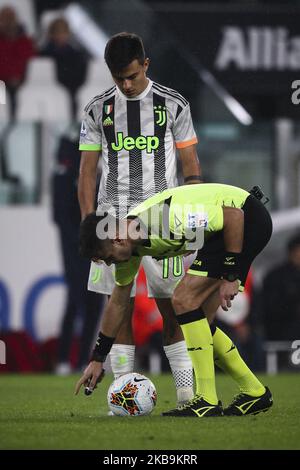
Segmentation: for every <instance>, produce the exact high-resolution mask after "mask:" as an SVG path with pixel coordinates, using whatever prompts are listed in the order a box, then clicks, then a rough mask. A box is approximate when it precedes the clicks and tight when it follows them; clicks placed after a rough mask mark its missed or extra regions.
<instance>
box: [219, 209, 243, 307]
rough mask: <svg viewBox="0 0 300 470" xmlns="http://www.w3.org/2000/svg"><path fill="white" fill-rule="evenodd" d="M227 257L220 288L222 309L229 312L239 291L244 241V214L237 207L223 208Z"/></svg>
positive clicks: (224, 262) (225, 257) (224, 261)
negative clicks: (232, 301) (240, 263)
mask: <svg viewBox="0 0 300 470" xmlns="http://www.w3.org/2000/svg"><path fill="white" fill-rule="evenodd" d="M223 236H224V245H225V251H226V252H225V256H224V260H223V281H222V283H221V286H220V290H219V293H220V299H221V307H222V308H223V310H228V307H231V300H233V298H234V296H235V295H236V294H237V293H238V289H239V282H238V277H239V261H240V254H241V252H242V249H243V240H244V212H243V211H242V210H241V209H238V208H235V207H223Z"/></svg>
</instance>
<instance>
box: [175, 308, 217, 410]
mask: <svg viewBox="0 0 300 470" xmlns="http://www.w3.org/2000/svg"><path fill="white" fill-rule="evenodd" d="M177 321H178V323H179V325H180V327H181V329H182V332H183V336H184V339H185V342H186V346H187V350H188V353H189V355H190V358H191V361H192V364H193V368H194V372H195V379H196V395H200V396H202V397H203V398H204V400H205V401H207V402H208V403H210V404H211V405H217V404H218V398H217V392H216V384H215V368H214V357H213V340H212V335H211V331H210V327H209V324H208V321H207V319H206V317H205V314H204V312H203V310H202V309H201V308H198V309H196V310H193V311H191V312H187V313H183V314H182V315H178V316H177Z"/></svg>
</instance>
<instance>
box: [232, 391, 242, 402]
mask: <svg viewBox="0 0 300 470" xmlns="http://www.w3.org/2000/svg"><path fill="white" fill-rule="evenodd" d="M243 395H245V394H244V393H242V392H241V393H238V394H237V395H235V396H234V397H233V400H232V404H234V403H236V402H237V401H239V399H240V398H241V397H242V396H243Z"/></svg>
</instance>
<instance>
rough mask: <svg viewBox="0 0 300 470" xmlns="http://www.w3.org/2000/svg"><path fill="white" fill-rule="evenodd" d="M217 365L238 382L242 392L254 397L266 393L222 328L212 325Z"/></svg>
mask: <svg viewBox="0 0 300 470" xmlns="http://www.w3.org/2000/svg"><path fill="white" fill-rule="evenodd" d="M210 328H211V332H212V339H213V345H214V346H213V348H214V358H215V363H216V364H217V366H218V367H220V368H221V369H222V370H223V371H224V372H225V373H226V374H228V375H230V377H232V379H233V380H234V381H235V382H237V384H238V386H239V388H240V391H241V392H242V393H246V394H247V395H250V396H253V397H259V396H261V395H262V394H263V393H265V387H264V386H263V385H262V384H261V382H260V381H259V380H258V378H257V377H256V376H255V375H254V374H253V372H251V370H250V369H249V367H248V366H247V365H246V363H245V362H244V361H243V359H242V358H241V356H240V354H239V352H238V350H237V348H236V346H235V345H234V344H233V342H232V341H231V339H230V338H229V337H228V336H227V335H226V334H225V333H224V332H223V331H222V330H220V328H216V327H215V326H214V325H211V327H210Z"/></svg>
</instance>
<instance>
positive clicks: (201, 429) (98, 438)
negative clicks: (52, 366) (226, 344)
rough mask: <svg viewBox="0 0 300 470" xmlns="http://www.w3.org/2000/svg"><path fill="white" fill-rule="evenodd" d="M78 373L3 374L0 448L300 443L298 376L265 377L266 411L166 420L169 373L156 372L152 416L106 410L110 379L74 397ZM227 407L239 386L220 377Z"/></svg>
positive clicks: (263, 446) (268, 446) (290, 446)
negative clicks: (268, 393) (269, 398)
mask: <svg viewBox="0 0 300 470" xmlns="http://www.w3.org/2000/svg"><path fill="white" fill-rule="evenodd" d="M78 378H79V376H78V375H74V376H70V377H67V378H62V377H56V376H51V375H0V383H1V386H0V448H1V449H105V450H115V449H120V450H123V449H128V450H132V449H146V450H147V449H153V450H160V449H162V450H182V449H300V426H299V420H300V395H299V390H300V374H299V373H294V374H281V375H278V376H272V377H261V379H262V381H263V383H265V384H267V385H268V386H269V387H270V389H271V391H272V393H273V398H274V406H273V408H272V409H271V410H270V411H268V412H267V413H261V414H259V415H257V416H247V417H241V418H240V417H233V418H231V417H227V418H224V417H222V418H203V419H198V418H180V419H178V418H177V419H176V418H163V417H161V416H160V413H161V411H163V410H166V409H169V408H172V407H173V406H174V405H175V389H174V385H173V380H172V377H171V375H168V374H166V375H161V376H152V377H150V378H151V379H152V380H153V382H154V383H155V385H156V388H157V393H158V402H157V406H156V408H155V410H154V412H153V413H152V415H151V416H147V417H137V418H134V417H129V418H127V417H126V418H118V417H109V416H107V404H106V392H107V389H108V386H109V384H110V382H111V381H112V376H110V375H108V376H107V377H105V379H104V380H103V382H102V383H101V385H100V386H99V387H98V388H97V390H95V392H94V393H93V395H91V396H90V397H86V396H84V394H83V392H81V393H80V395H78V396H77V397H76V396H74V385H75V382H76V381H77V380H78ZM217 387H218V391H219V397H220V399H222V401H223V404H224V405H226V404H228V402H229V401H230V400H231V398H232V396H233V395H234V394H235V393H236V392H237V389H236V388H235V386H234V384H233V382H232V381H231V380H230V379H228V378H226V377H224V376H223V375H218V376H217Z"/></svg>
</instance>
